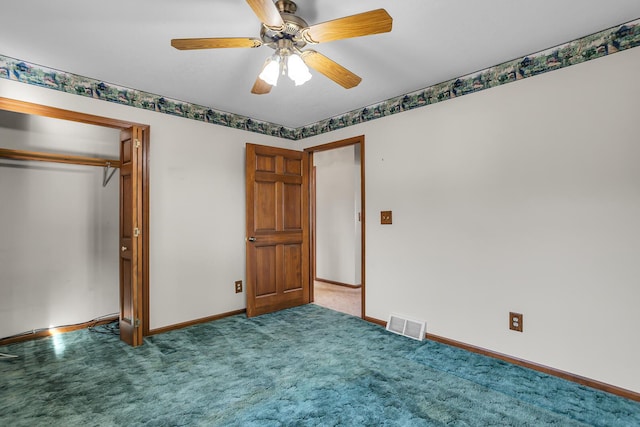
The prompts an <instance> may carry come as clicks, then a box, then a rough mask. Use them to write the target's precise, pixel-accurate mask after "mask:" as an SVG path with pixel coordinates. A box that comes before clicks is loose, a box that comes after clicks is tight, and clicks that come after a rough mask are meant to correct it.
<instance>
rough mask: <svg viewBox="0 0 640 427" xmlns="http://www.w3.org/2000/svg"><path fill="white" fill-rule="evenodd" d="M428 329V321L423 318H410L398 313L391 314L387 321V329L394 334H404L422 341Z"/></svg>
mask: <svg viewBox="0 0 640 427" xmlns="http://www.w3.org/2000/svg"><path fill="white" fill-rule="evenodd" d="M426 329H427V322H425V321H422V320H414V319H409V318H407V317H405V316H400V315H398V314H391V315H390V316H389V321H388V322H387V331H391V332H393V333H394V334H398V335H404V336H405V337H409V338H413V339H414V340H418V341H422V340H423V339H424V334H425V331H426Z"/></svg>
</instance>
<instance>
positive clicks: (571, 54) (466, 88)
mask: <svg viewBox="0 0 640 427" xmlns="http://www.w3.org/2000/svg"><path fill="white" fill-rule="evenodd" d="M637 46H640V19H637V20H635V21H631V22H628V23H626V24H623V25H620V26H616V27H613V28H609V29H607V30H603V31H600V32H598V33H595V34H592V35H589V36H586V37H583V38H581V39H578V40H574V41H572V42H568V43H565V44H562V45H560V46H556V47H554V48H551V49H547V50H544V51H541V52H537V53H535V54H532V55H527V56H525V57H524V58H518V59H514V60H512V61H507V62H504V63H502V64H499V65H496V66H494V67H490V68H487V69H485V70H482V71H478V72H475V73H472V74H469V75H466V76H462V77H458V78H455V79H452V80H448V81H446V82H442V83H438V84H436V85H433V86H430V87H427V88H424V89H420V90H417V91H415V92H411V93H407V94H404V95H400V96H397V97H395V98H391V99H388V100H385V101H382V102H380V103H377V104H373V105H369V106H366V107H364V108H361V109H357V110H353V111H350V112H348V113H345V114H342V115H339V116H335V117H331V118H328V119H325V120H321V121H319V122H317V123H313V124H310V125H307V126H302V127H299V128H297V129H294V128H289V127H285V126H282V125H279V124H276V123H270V122H264V121H260V120H256V119H252V118H250V117H245V116H241V115H238V114H233V113H227V112H224V111H219V110H216V109H214V108H210V107H205V106H202V105H196V104H191V103H188V102H183V101H179V100H176V99H171V98H166V97H164V96H161V95H155V94H151V93H148V92H143V91H139V90H136V89H131V88H126V87H123V86H117V85H114V84H111V83H107V82H103V81H99V80H95V79H92V78H89V77H84V76H79V75H76V74H71V73H67V72H64V71H59V70H54V69H51V68H46V67H43V66H40V65H36V64H31V63H28V62H25V61H22V60H20V59H15V58H11V57H7V56H3V55H0V78H5V79H9V80H15V81H19V82H22V83H27V84H31V85H35V86H41V87H46V88H49V89H55V90H59V91H62V92H66V93H72V94H75V95H80V96H87V97H90V98H95V99H101V100H104V101H109V102H115V103H118V104H124V105H128V106H131V107H136V108H141V109H144V110H150V111H156V112H160V113H165V114H171V115H174V116H179V117H184V118H187V119H192V120H198V121H202V122H207V123H213V124H216V125H220V126H226V127H230V128H235V129H242V130H246V131H249V132H256V133H260V134H264V135H270V136H276V137H280V138H285V139H290V140H300V139H304V138H308V137H311V136H316V135H320V134H323V133H326V132H331V131H334V130H337V129H342V128H345V127H348V126H353V125H356V124H359V123H365V122H368V121H370V120H374V119H378V118H380V117H386V116H390V115H393V114H397V113H401V112H403V111H408V110H413V109H415V108H419V107H424V106H427V105H431V104H435V103H438V102H442V101H446V100H448V99H453V98H456V97H459V96H463V95H467V94H469V93H474V92H478V91H481V90H484V89H489V88H492V87H496V86H499V85H502V84H506V83H510V82H514V81H517V80H521V79H524V78H527V77H531V76H535V75H538V74H542V73H546V72H548V71H553V70H558V69H560V68H564V67H568V66H571V65H576V64H580V63H582V62H585V61H589V60H591V59H596V58H600V57H603V56H606V55H609V54H612V53H615V52H619V51H621V50H625V49H630V48H633V47H637Z"/></svg>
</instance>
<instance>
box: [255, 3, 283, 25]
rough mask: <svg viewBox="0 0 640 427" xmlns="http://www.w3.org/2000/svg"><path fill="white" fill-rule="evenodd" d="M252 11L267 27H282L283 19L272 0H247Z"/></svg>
mask: <svg viewBox="0 0 640 427" xmlns="http://www.w3.org/2000/svg"><path fill="white" fill-rule="evenodd" d="M247 3H249V6H251V9H253V13H255V14H256V15H257V16H258V18H259V19H260V21H261V22H262V23H263V24H264V25H266V26H267V27H274V28H282V27H283V26H284V21H283V20H282V16H280V12H279V11H278V8H277V7H276V5H275V3H274V2H273V0H247Z"/></svg>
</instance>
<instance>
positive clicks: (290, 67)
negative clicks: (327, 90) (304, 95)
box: [287, 53, 311, 86]
mask: <svg viewBox="0 0 640 427" xmlns="http://www.w3.org/2000/svg"><path fill="white" fill-rule="evenodd" d="M287 74H288V76H289V78H290V79H291V80H293V81H294V82H295V84H296V86H300V85H303V84H305V83H306V82H308V81H309V80H311V73H310V72H309V67H307V65H306V64H305V63H304V61H303V60H302V58H300V55H298V54H297V53H293V54H291V55H289V57H288V58H287Z"/></svg>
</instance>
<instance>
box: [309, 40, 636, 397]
mask: <svg viewBox="0 0 640 427" xmlns="http://www.w3.org/2000/svg"><path fill="white" fill-rule="evenodd" d="M639 66H640V49H631V50H628V51H624V52H620V53H616V54H615V55H611V56H608V57H605V58H601V59H597V60H593V61H590V62H587V63H583V64H581V65H576V66H572V67H568V68H565V69H562V70H558V71H554V72H551V73H546V74H543V75H539V76H536V77H533V78H529V79H525V80H522V81H519V82H515V83H510V84H507V85H503V86H500V87H497V88H494V89H490V90H486V91H482V92H478V93H476V94H472V95H467V96H464V97H461V98H458V99H454V100H450V101H446V102H442V103H439V104H435V105H432V106H429V107H425V108H420V109H417V110H413V111H410V112H405V113H402V114H399V115H395V116H391V117H387V118H383V119H379V120H375V121H372V122H368V123H365V124H362V125H358V126H354V127H351V128H345V129H342V130H340V131H336V132H333V133H330V134H325V135H321V136H318V137H314V138H309V139H307V140H304V141H302V143H301V145H302V146H303V147H309V146H314V145H319V144H322V143H326V142H330V141H336V140H340V139H344V138H348V137H352V136H354V135H361V134H364V135H365V137H366V140H365V141H366V142H365V147H366V169H365V170H366V200H367V206H366V208H367V218H368V221H367V236H366V273H367V275H366V277H367V280H366V307H367V313H366V314H367V315H368V316H371V317H374V318H378V319H383V320H384V319H386V318H387V317H388V315H389V313H390V312H399V313H404V314H406V315H410V316H414V317H417V318H424V319H426V320H427V321H428V324H427V329H428V333H433V334H436V335H440V336H444V337H447V338H450V339H455V340H459V341H462V342H465V343H468V344H472V345H476V346H480V347H483V348H487V349H491V350H493V351H497V352H501V353H505V354H508V355H511V356H514V357H518V358H522V359H525V360H529V361H533V362H536V363H540V364H543V365H547V366H551V367H554V368H556V369H562V370H565V371H569V372H572V373H575V374H578V375H583V376H586V377H589V378H592V379H596V380H600V381H603V382H606V383H610V384H613V385H617V386H619V387H623V388H627V389H630V390H633V391H636V392H640V370H639V369H638V354H640V340H638V331H637V328H638V326H640V310H639V309H638V301H640V286H639V278H640V262H638V259H639V258H638V256H639V254H640V167H638V164H639V163H638V162H639V159H640V141H639V139H638V135H640V121H639V120H638V111H640V104H639V102H640V101H639V100H640V80H639V79H638V78H637V71H638V69H639V68H640V67H639ZM389 209H391V210H393V219H394V224H393V225H392V226H380V225H379V221H378V215H379V211H381V210H389ZM509 311H516V312H520V313H523V314H524V322H523V323H524V332H523V333H518V332H513V331H509V330H508V328H507V325H508V312H509Z"/></svg>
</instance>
